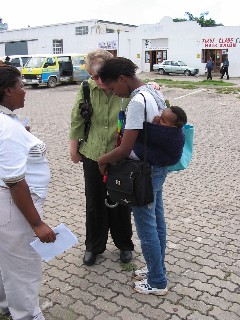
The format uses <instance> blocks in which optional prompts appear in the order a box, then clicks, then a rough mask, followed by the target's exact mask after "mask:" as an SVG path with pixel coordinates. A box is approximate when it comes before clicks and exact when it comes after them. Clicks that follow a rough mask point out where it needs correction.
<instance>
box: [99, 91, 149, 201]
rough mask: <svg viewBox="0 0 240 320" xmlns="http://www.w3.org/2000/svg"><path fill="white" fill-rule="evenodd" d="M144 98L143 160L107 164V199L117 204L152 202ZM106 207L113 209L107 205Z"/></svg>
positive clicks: (127, 160) (125, 160) (126, 160)
mask: <svg viewBox="0 0 240 320" xmlns="http://www.w3.org/2000/svg"><path fill="white" fill-rule="evenodd" d="M140 94H141V95H142V96H143V98H144V104H145V107H144V117H145V121H144V123H143V130H144V160H143V161H141V160H132V159H124V160H122V161H119V162H116V163H112V164H109V165H108V167H107V175H106V188H107V191H108V195H109V198H110V200H111V201H112V202H115V203H116V205H117V204H124V205H130V206H140V207H142V206H145V205H147V204H150V203H152V202H153V199H154V195H153V188H152V170H151V166H150V165H149V164H148V163H147V130H146V126H147V110H146V99H145V97H144V95H143V94H142V93H140ZM105 203H106V205H107V206H110V207H113V205H111V204H108V202H107V200H106V201H105Z"/></svg>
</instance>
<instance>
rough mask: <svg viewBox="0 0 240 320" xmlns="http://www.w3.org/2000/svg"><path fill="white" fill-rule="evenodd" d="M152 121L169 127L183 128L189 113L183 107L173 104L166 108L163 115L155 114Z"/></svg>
mask: <svg viewBox="0 0 240 320" xmlns="http://www.w3.org/2000/svg"><path fill="white" fill-rule="evenodd" d="M152 123H155V124H159V125H162V126H167V127H175V128H182V127H183V126H184V125H185V124H186V123H187V115H186V113H185V111H184V110H183V109H182V108H180V107H178V106H171V107H169V108H166V109H164V110H163V111H162V113H161V115H159V116H155V117H154V118H153V121H152Z"/></svg>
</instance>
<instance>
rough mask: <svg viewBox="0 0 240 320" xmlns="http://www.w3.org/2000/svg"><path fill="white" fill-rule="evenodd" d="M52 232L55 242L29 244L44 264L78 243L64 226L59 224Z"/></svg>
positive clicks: (38, 241)
mask: <svg viewBox="0 0 240 320" xmlns="http://www.w3.org/2000/svg"><path fill="white" fill-rule="evenodd" d="M53 230H54V232H55V233H56V234H57V238H56V240H55V242H53V243H43V242H41V241H40V240H39V239H37V240H35V241H33V242H31V243H30V245H31V246H32V247H33V249H34V250H35V251H36V252H37V253H38V254H39V255H40V256H41V257H42V258H43V259H44V260H45V261H46V262H48V261H49V260H51V259H52V258H54V257H55V256H56V255H59V254H61V253H63V252H64V251H65V250H67V249H69V248H71V247H72V246H74V245H75V244H77V243H78V239H77V237H76V236H75V235H74V234H73V233H72V232H71V231H70V230H69V229H68V228H67V227H66V226H65V224H63V223H61V224H59V225H58V226H57V227H55V228H54V229H53Z"/></svg>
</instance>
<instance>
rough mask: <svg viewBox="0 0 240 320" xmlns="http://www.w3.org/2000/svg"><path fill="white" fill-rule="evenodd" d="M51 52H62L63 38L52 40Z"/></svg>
mask: <svg viewBox="0 0 240 320" xmlns="http://www.w3.org/2000/svg"><path fill="white" fill-rule="evenodd" d="M53 53H54V54H59V53H63V40H62V39H61V40H57V39H55V40H53Z"/></svg>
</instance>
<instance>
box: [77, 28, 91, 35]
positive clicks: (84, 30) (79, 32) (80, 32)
mask: <svg viewBox="0 0 240 320" xmlns="http://www.w3.org/2000/svg"><path fill="white" fill-rule="evenodd" d="M84 34H88V26H82V27H76V35H77V36H83V35H84Z"/></svg>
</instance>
